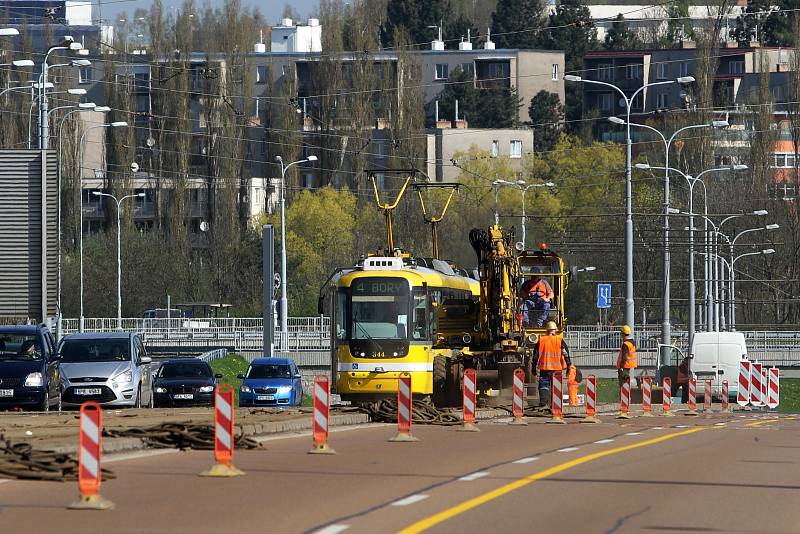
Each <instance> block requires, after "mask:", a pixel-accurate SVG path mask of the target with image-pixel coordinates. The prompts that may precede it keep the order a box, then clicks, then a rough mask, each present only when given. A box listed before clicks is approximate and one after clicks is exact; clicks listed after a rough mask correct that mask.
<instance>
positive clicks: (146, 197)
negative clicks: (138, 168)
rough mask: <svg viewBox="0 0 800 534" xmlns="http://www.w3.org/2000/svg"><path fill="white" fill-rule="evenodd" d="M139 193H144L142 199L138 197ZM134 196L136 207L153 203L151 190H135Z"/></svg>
mask: <svg viewBox="0 0 800 534" xmlns="http://www.w3.org/2000/svg"><path fill="white" fill-rule="evenodd" d="M140 193H144V196H143V197H140V196H138V195H139V194H140ZM134 194H135V195H137V197H136V205H137V206H138V207H141V206H144V205H145V204H152V203H153V190H152V189H136V190H135V191H134Z"/></svg>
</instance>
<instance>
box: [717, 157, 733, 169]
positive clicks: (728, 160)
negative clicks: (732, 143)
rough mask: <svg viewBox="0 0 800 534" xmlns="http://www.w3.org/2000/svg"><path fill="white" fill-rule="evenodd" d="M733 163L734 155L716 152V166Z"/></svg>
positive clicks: (727, 165)
mask: <svg viewBox="0 0 800 534" xmlns="http://www.w3.org/2000/svg"><path fill="white" fill-rule="evenodd" d="M733 164H734V159H733V157H731V156H726V155H722V154H714V167H730V166H731V165H733Z"/></svg>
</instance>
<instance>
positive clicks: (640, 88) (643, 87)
mask: <svg viewBox="0 0 800 534" xmlns="http://www.w3.org/2000/svg"><path fill="white" fill-rule="evenodd" d="M673 83H675V80H666V81H663V82H653V83H645V84H643V85H642V86H641V87H639V88H638V89H637V90H635V91H634V92H633V94H632V95H631V98H630V100H631V101H633V99H635V98H636V95H638V94H639V93H641V92H642V91H644V90H645V89H646V88H648V87H655V86H656V85H671V84H673Z"/></svg>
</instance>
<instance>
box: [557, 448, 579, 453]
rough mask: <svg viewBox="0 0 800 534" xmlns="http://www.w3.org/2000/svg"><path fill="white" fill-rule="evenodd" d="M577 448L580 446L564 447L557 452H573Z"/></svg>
mask: <svg viewBox="0 0 800 534" xmlns="http://www.w3.org/2000/svg"><path fill="white" fill-rule="evenodd" d="M577 450H578V447H564V448H563V449H558V450H557V451H556V452H572V451H577Z"/></svg>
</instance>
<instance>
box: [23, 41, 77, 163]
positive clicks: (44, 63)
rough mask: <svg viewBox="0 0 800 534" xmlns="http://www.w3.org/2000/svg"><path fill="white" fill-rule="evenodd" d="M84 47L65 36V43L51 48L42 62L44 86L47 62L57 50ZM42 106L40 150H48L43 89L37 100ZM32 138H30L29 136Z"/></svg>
mask: <svg viewBox="0 0 800 534" xmlns="http://www.w3.org/2000/svg"><path fill="white" fill-rule="evenodd" d="M82 48H83V45H82V44H81V43H79V42H76V41H75V40H73V39H72V37H71V36H65V37H64V42H63V43H61V44H60V45H58V46H51V47H50V48H49V49H48V50H47V53H46V54H45V55H44V60H43V61H42V74H41V77H40V80H41V83H42V84H45V85H46V84H47V70H48V68H49V66H48V64H47V60H48V58H49V57H50V54H51V53H53V52H55V51H56V50H69V51H70V52H75V51H78V50H81V49H82ZM37 100H38V101H39V102H40V103H41V104H40V106H39V148H41V149H45V150H46V149H47V148H48V146H47V145H48V137H49V135H50V125H49V124H48V121H47V120H46V119H47V90H46V89H45V88H44V87H43V88H41V89H40V90H39V97H38V99H37ZM29 137H30V136H29Z"/></svg>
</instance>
